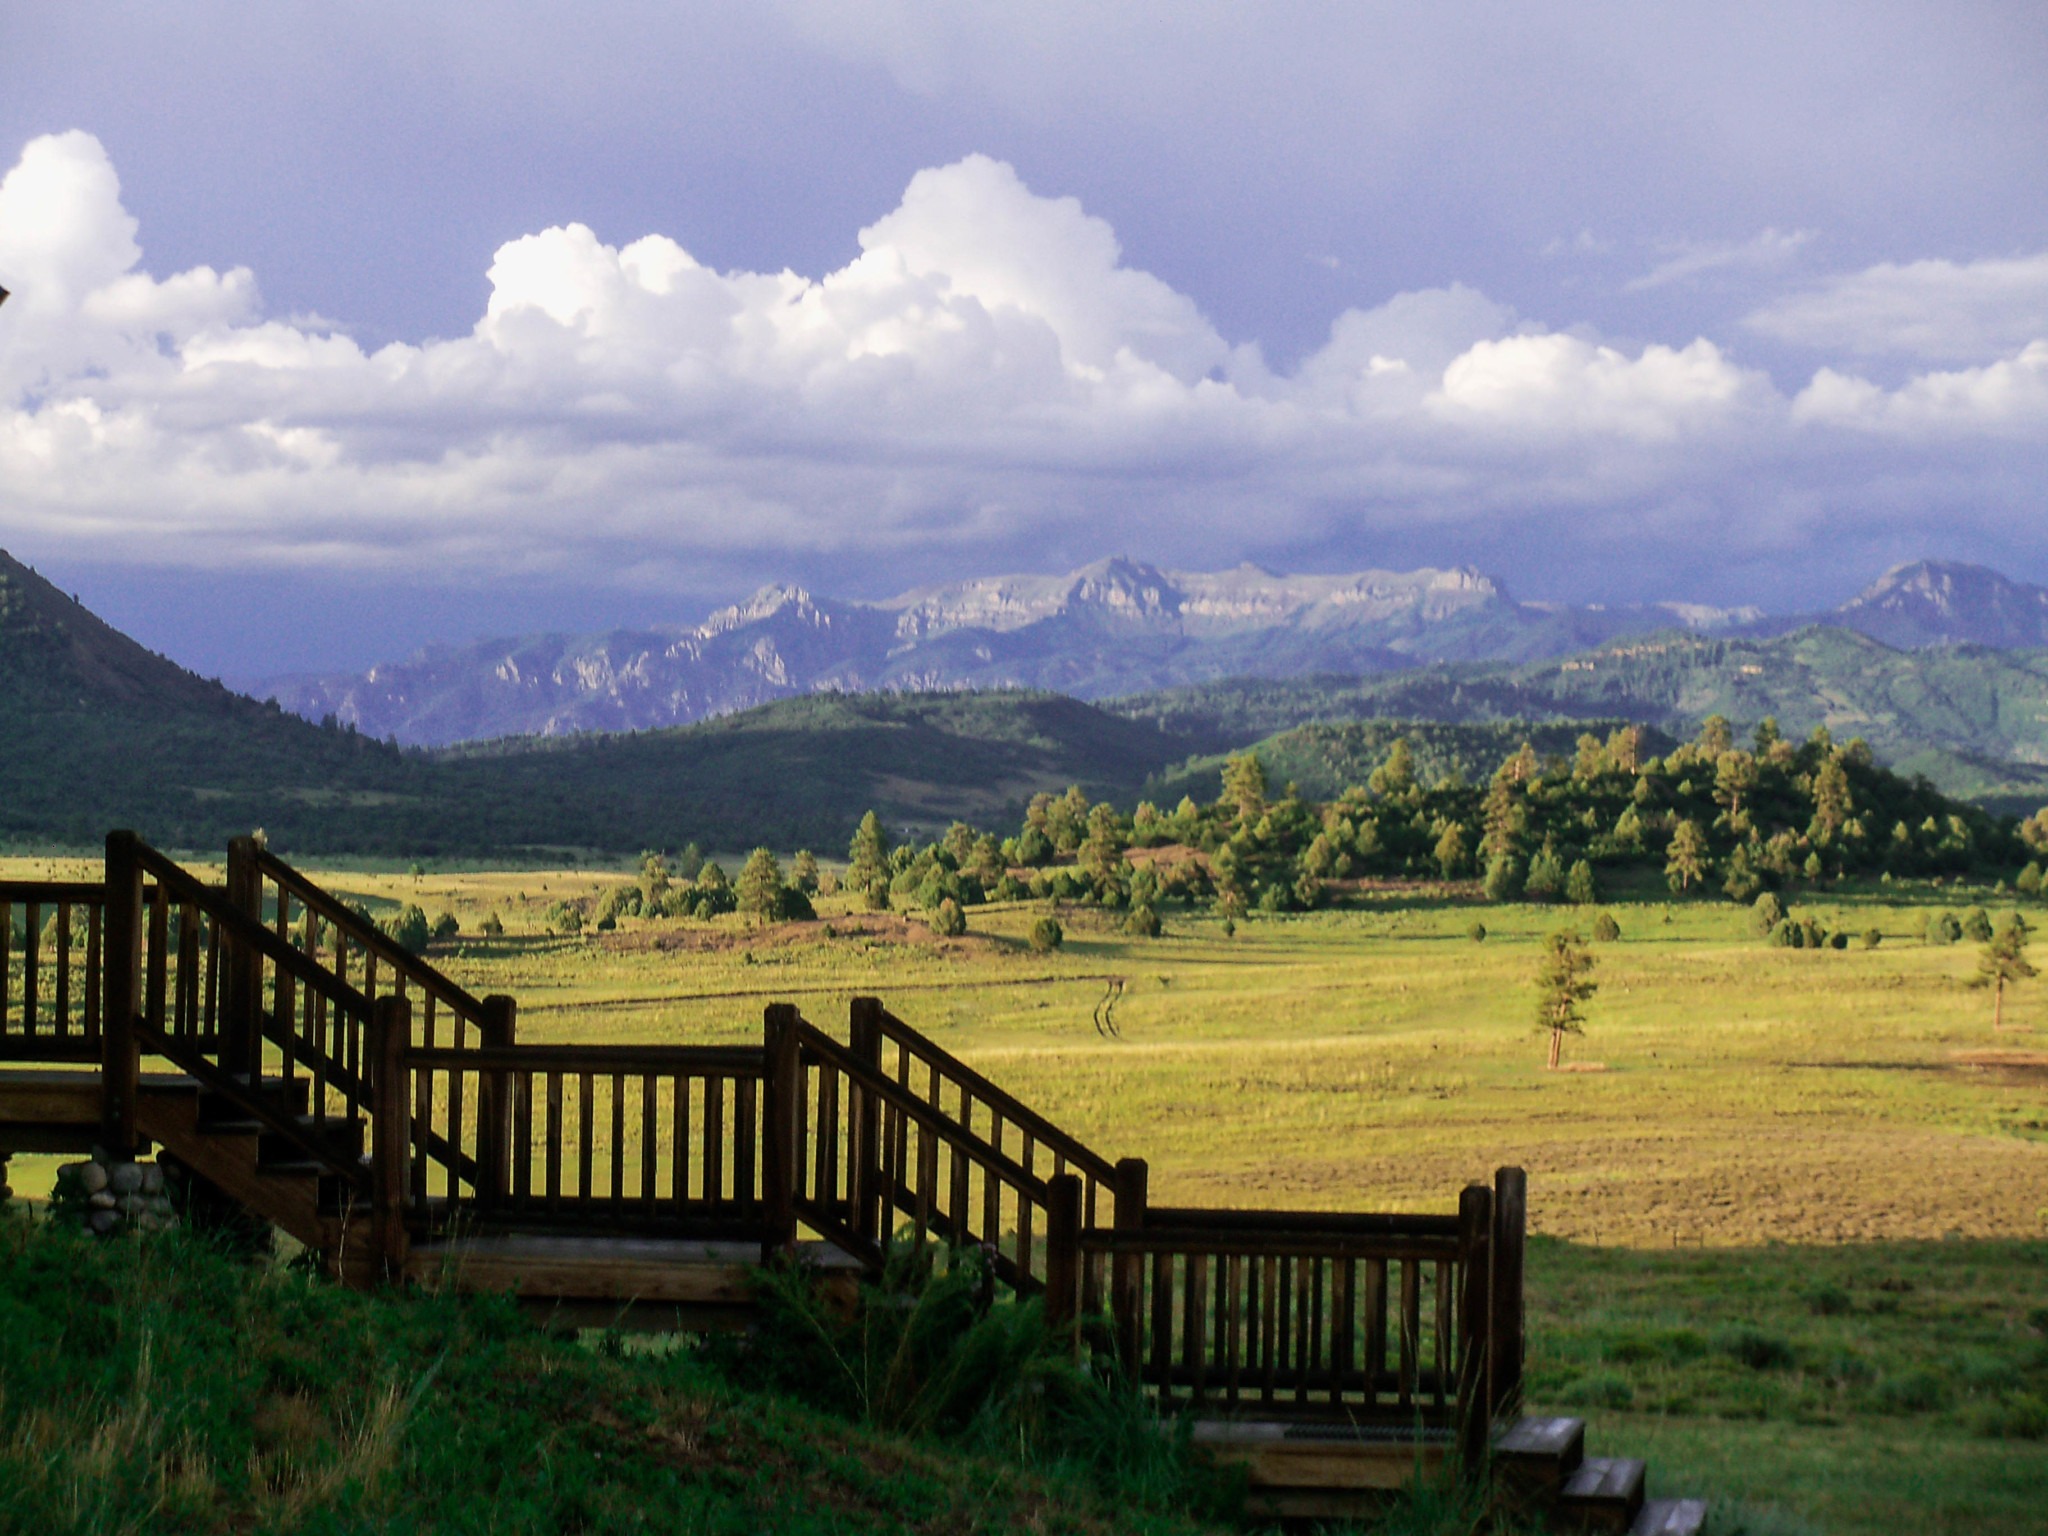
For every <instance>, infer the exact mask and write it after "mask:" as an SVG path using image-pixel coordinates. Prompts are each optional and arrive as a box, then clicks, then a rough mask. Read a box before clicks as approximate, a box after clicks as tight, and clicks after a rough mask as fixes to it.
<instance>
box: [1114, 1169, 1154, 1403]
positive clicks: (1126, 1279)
mask: <svg viewBox="0 0 2048 1536" xmlns="http://www.w3.org/2000/svg"><path fill="white" fill-rule="evenodd" d="M1151 1182H1152V1170H1151V1168H1150V1166H1149V1165H1148V1164H1147V1163H1146V1161H1145V1159H1143V1158H1142V1157H1124V1158H1119V1159H1117V1165H1116V1183H1115V1186H1114V1188H1115V1191H1116V1230H1117V1231H1118V1232H1142V1231H1143V1230H1144V1229H1145V1207H1146V1203H1147V1200H1148V1199H1149V1191H1150V1187H1151ZM1144 1285H1145V1270H1144V1261H1143V1259H1142V1258H1141V1257H1140V1256H1139V1255H1137V1254H1135V1253H1118V1254H1115V1255H1114V1256H1113V1257H1112V1258H1111V1259H1110V1265H1109V1314H1110V1321H1111V1322H1112V1323H1113V1324H1114V1325H1115V1328H1116V1352H1117V1359H1118V1360H1120V1361H1121V1362H1122V1363H1123V1368H1124V1374H1125V1376H1126V1377H1128V1378H1129V1379H1130V1380H1132V1381H1136V1380H1137V1379H1138V1361H1139V1358H1140V1355H1139V1351H1140V1350H1141V1348H1142V1347H1143V1344H1144V1337H1145V1319H1144V1316H1143V1307H1144Z"/></svg>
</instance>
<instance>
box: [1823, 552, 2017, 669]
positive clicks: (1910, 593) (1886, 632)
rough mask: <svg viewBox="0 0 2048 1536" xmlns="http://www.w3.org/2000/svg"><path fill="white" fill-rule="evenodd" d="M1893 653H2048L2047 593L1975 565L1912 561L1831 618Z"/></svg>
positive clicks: (1869, 587)
mask: <svg viewBox="0 0 2048 1536" xmlns="http://www.w3.org/2000/svg"><path fill="white" fill-rule="evenodd" d="M1832 617H1833V618H1834V620H1835V622H1837V623H1839V624H1841V625H1842V626H1843V627H1844V628H1847V629H1853V630H1856V631H1857V632H1858V633H1860V634H1865V635H1868V636H1869V637H1870V638H1871V639H1873V640H1877V641H1881V642H1882V643H1884V644H1885V645H1889V646H1891V647H1893V648H1894V649H1897V650H1920V649H1923V648H1925V647H1928V646H1938V645H1982V646H1988V647H1990V648H1992V649H1994V650H2001V651H2014V650H2033V649H2037V648H2040V647H2048V587H2036V586H2029V585H2028V584H2026V583H2025V582H2018V581H2012V580H2009V579H2008V578H2006V577H2004V576H2001V575H1999V573H1998V572H1996V571H1993V570H1988V569H1986V568H1985V567H1984V566H1981V565H1962V564H1959V563H1957V562H1955V561H1952V560H1915V561H1913V562H1911V563H1910V564H1907V565H1897V566H1893V567H1892V568H1891V569H1890V570H1888V571H1886V572H1885V573H1884V574H1883V575H1882V576H1880V577H1878V578H1877V580H1876V581H1874V582H1872V583H1871V584H1870V585H1869V586H1868V587H1866V588H1865V589H1864V590H1863V591H1861V592H1859V593H1857V595H1856V596H1854V597H1852V598H1850V599H1849V601H1848V602H1846V603H1844V604H1842V606H1841V607H1839V608H1837V609H1836V610H1835V611H1834V614H1833V615H1832Z"/></svg>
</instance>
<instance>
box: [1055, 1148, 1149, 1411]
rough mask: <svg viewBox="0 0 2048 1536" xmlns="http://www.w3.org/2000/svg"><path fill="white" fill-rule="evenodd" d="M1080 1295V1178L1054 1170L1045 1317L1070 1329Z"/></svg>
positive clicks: (1059, 1325)
mask: <svg viewBox="0 0 2048 1536" xmlns="http://www.w3.org/2000/svg"><path fill="white" fill-rule="evenodd" d="M1080 1299H1081V1180H1080V1179H1079V1178H1078V1177H1077V1176H1076V1175H1074V1174H1071V1173H1061V1174H1055V1175H1054V1176H1053V1178H1052V1180H1051V1182H1050V1183H1049V1184H1048V1185H1047V1186H1046V1202H1045V1317H1046V1321H1047V1322H1048V1323H1049V1324H1050V1325H1051V1326H1052V1327H1053V1328H1054V1329H1056V1330H1063V1329H1071V1328H1072V1327H1073V1325H1074V1323H1075V1321H1076V1320H1077V1319H1078V1317H1079V1316H1080ZM1133 1370H1134V1373H1135V1366H1134V1367H1133Z"/></svg>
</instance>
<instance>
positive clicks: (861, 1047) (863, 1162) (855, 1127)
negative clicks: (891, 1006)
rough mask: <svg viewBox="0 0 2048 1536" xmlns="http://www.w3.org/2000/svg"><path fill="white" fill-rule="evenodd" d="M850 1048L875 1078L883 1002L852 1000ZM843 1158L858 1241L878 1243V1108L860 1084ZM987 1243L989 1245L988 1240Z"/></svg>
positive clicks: (854, 1091) (850, 1098)
mask: <svg viewBox="0 0 2048 1536" xmlns="http://www.w3.org/2000/svg"><path fill="white" fill-rule="evenodd" d="M847 1014H848V1017H847V1036H848V1044H849V1046H850V1048H851V1049H852V1052H853V1056H854V1059H855V1060H856V1061H858V1062H859V1063H860V1064H861V1065H862V1066H863V1067H866V1068H867V1069H868V1070H869V1071H870V1072H872V1073H873V1074H874V1075H875V1076H876V1077H877V1078H879V1077H880V1076H881V1075H882V1000H881V999H880V998H879V997H856V998H855V999H854V1000H853V1002H852V1005H851V1006H850V1007H849V1009H848V1010H847ZM846 1101H847V1114H848V1121H847V1155H848V1157H849V1158H850V1159H851V1160H852V1167H851V1168H850V1169H849V1171H848V1179H847V1190H848V1193H849V1195H850V1197H851V1199H852V1202H853V1210H852V1212H851V1213H850V1214H851V1218H852V1219H851V1222H850V1223H849V1224H850V1225H851V1226H852V1228H853V1231H854V1235H855V1236H856V1237H859V1238H861V1239H862V1240H864V1241H866V1242H870V1243H874V1244H876V1245H877V1246H879V1245H880V1244H881V1241H882V1236H883V1227H884V1225H885V1224H886V1218H885V1216H884V1214H883V1212H884V1207H885V1205H886V1200H887V1197H886V1196H885V1194H884V1192H883V1189H882V1118H881V1113H880V1111H881V1105H880V1104H878V1103H877V1102H876V1101H875V1098H874V1096H873V1095H872V1094H871V1093H870V1092H869V1091H868V1090H867V1089H866V1088H865V1087H863V1086H862V1085H861V1084H859V1083H857V1082H850V1083H848V1084H847V1094H846ZM991 1240H993V1239H992V1238H991Z"/></svg>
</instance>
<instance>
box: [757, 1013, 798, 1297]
mask: <svg viewBox="0 0 2048 1536" xmlns="http://www.w3.org/2000/svg"><path fill="white" fill-rule="evenodd" d="M799 1017H800V1016H799V1015H798V1013H797V1011H796V1005H795V1004H794V1003H770V1004H769V1005H768V1006H767V1008H766V1009H765V1010H763V1012H762V1016H761V1037H762V1044H763V1046H764V1047H765V1048H766V1055H767V1081H766V1082H765V1083H764V1084H763V1085H762V1086H763V1087H764V1088H765V1090H766V1092H765V1093H764V1094H763V1098H762V1105H761V1203H762V1210H761V1215H762V1220H763V1222H764V1224H765V1225H766V1227H767V1235H766V1237H765V1238H764V1240H763V1242H762V1245H761V1258H762V1260H763V1262H766V1261H767V1260H768V1259H770V1258H772V1257H774V1256H775V1255H776V1254H778V1253H780V1254H785V1255H786V1254H790V1253H794V1252H795V1251H796V1196H797V1180H798V1178H799V1177H800V1176H801V1170H800V1169H799V1168H798V1167H797V1161H796V1144H797V1127H798V1122H799V1117H800V1116H801V1115H802V1114H803V1111H804V1106H803V1103H802V1095H801V1083H802V1079H801V1076H800V1063H799V1061H798V1058H797V1043H798V1042H797V1034H796V1027H797V1023H798V1021H799Z"/></svg>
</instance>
